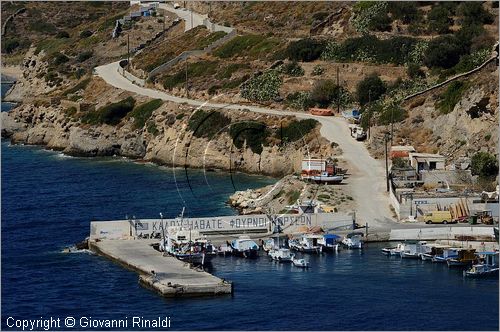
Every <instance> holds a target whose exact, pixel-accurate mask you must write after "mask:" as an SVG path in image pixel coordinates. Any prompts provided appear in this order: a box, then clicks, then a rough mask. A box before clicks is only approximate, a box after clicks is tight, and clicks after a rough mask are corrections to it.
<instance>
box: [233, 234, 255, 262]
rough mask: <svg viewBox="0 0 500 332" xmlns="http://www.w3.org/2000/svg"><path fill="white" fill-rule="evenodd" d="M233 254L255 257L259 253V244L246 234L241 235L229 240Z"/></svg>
mask: <svg viewBox="0 0 500 332" xmlns="http://www.w3.org/2000/svg"><path fill="white" fill-rule="evenodd" d="M231 249H233V254H234V255H237V256H240V257H244V258H255V257H257V256H258V255H259V245H258V244H257V243H255V241H253V240H251V239H250V237H249V236H247V235H241V236H240V237H239V238H238V239H235V240H233V241H231Z"/></svg>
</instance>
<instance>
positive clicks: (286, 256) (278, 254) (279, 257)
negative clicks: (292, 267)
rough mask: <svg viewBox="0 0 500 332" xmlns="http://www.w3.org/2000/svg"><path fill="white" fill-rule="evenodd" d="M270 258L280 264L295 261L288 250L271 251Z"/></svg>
mask: <svg viewBox="0 0 500 332" xmlns="http://www.w3.org/2000/svg"><path fill="white" fill-rule="evenodd" d="M269 256H270V257H271V258H272V259H273V260H275V261H279V262H291V261H292V259H293V255H292V252H291V251H290V249H287V248H279V249H272V250H269Z"/></svg>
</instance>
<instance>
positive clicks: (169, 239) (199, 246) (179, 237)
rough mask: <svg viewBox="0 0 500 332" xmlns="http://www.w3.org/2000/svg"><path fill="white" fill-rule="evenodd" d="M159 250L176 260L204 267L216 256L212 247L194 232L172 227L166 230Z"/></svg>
mask: <svg viewBox="0 0 500 332" xmlns="http://www.w3.org/2000/svg"><path fill="white" fill-rule="evenodd" d="M164 236H165V238H164V239H163V240H162V241H161V242H160V246H159V249H160V251H164V252H166V253H168V254H170V255H173V256H174V257H176V258H177V259H179V260H181V261H185V262H189V263H193V264H201V265H204V264H206V263H208V262H210V260H211V259H212V258H213V257H214V256H215V255H216V251H215V248H214V246H213V245H212V244H211V243H210V241H208V240H207V239H206V238H205V237H203V236H201V235H200V233H199V232H198V231H196V230H190V229H185V228H182V227H176V226H172V227H169V228H168V229H167V234H164Z"/></svg>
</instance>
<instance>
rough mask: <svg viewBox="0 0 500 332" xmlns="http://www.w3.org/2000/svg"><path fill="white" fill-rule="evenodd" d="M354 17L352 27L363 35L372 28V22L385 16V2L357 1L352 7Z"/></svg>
mask: <svg viewBox="0 0 500 332" xmlns="http://www.w3.org/2000/svg"><path fill="white" fill-rule="evenodd" d="M353 10H354V16H353V18H352V25H353V27H354V28H355V29H356V30H357V31H358V32H361V33H363V34H366V33H368V31H369V30H370V28H373V24H374V23H373V21H374V20H377V19H379V18H380V17H381V16H383V15H387V2H386V1H359V2H356V4H355V5H354V7H353Z"/></svg>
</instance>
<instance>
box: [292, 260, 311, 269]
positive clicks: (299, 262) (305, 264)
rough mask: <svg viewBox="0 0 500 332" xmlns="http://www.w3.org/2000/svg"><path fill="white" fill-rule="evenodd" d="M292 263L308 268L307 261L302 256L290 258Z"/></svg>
mask: <svg viewBox="0 0 500 332" xmlns="http://www.w3.org/2000/svg"><path fill="white" fill-rule="evenodd" d="M292 263H293V265H295V266H296V267H302V268H306V269H307V268H308V267H309V261H306V260H305V259H304V258H295V257H293V258H292Z"/></svg>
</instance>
